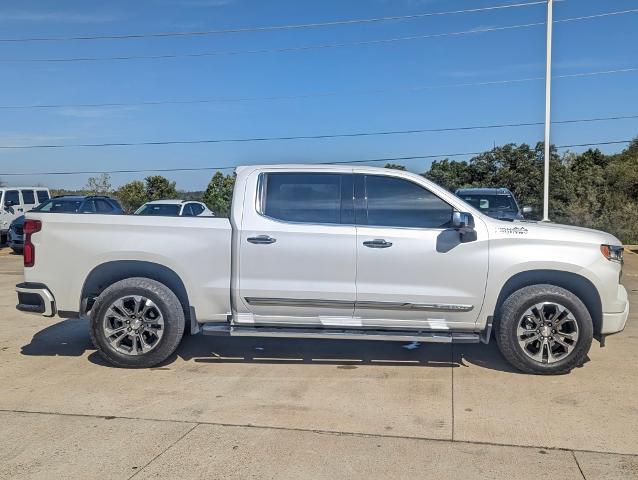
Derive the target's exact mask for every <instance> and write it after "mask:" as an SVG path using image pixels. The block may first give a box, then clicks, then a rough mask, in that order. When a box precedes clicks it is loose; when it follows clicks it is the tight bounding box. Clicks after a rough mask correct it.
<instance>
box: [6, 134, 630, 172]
mask: <svg viewBox="0 0 638 480" xmlns="http://www.w3.org/2000/svg"><path fill="white" fill-rule="evenodd" d="M632 141H633V140H612V141H606V142H594V143H578V144H571V145H556V146H555V148H557V149H565V148H576V147H594V146H600V145H620V144H627V143H631V142H632ZM488 151H489V150H487V151H485V150H484V151H479V152H456V153H440V154H436V155H432V154H428V155H410V156H402V157H384V158H367V159H359V160H344V161H335V162H317V163H309V164H308V165H349V164H354V163H375V162H399V161H406V160H424V159H431V158H452V157H465V156H470V155H481V154H482V153H486V152H488ZM235 168H237V165H226V166H217V167H215V166H211V167H190V168H189V167H182V168H144V169H136V170H133V169H131V170H85V171H72V172H68V171H67V172H55V171H53V172H18V173H0V176H3V177H9V176H14V177H15V176H29V175H96V174H100V173H108V174H116V173H147V172H157V173H160V172H163V173H168V172H202V171H212V170H232V169H235Z"/></svg>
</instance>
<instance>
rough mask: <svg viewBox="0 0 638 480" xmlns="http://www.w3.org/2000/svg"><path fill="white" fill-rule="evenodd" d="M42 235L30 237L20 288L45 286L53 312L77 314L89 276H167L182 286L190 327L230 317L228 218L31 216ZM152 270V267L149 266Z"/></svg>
mask: <svg viewBox="0 0 638 480" xmlns="http://www.w3.org/2000/svg"><path fill="white" fill-rule="evenodd" d="M27 218H28V219H34V220H40V221H41V222H42V230H41V231H40V232H38V234H36V235H34V236H33V240H32V241H33V244H34V245H35V252H36V253H35V258H36V261H35V266H34V267H31V268H25V270H24V277H25V282H27V283H29V282H37V283H43V284H45V285H46V286H47V287H48V289H49V290H50V291H51V293H52V294H53V296H54V298H55V304H56V309H57V311H58V312H61V311H62V312H64V311H69V312H77V311H79V304H78V299H80V298H81V296H82V291H83V289H84V286H85V283H86V282H90V281H91V280H90V279H91V273H92V272H98V271H103V270H105V269H109V270H110V271H111V272H113V273H114V274H116V272H117V271H118V270H124V269H129V268H130V267H131V265H132V264H133V263H136V264H138V265H140V264H144V267H145V268H151V269H152V268H158V269H159V268H162V269H164V270H165V269H169V270H171V271H172V272H174V274H176V276H177V277H178V278H179V279H181V281H182V282H183V284H184V287H185V290H186V294H187V295H188V302H189V304H190V306H191V307H192V308H193V309H194V313H195V314H196V316H197V320H198V321H200V322H201V321H223V320H225V319H226V318H227V314H228V312H230V268H231V237H232V230H231V225H230V222H229V221H228V219H226V218H211V217H151V216H139V215H99V214H84V215H83V214H64V213H36V212H30V213H28V214H27ZM153 266H156V267H153Z"/></svg>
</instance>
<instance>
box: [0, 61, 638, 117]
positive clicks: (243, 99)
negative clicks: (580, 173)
mask: <svg viewBox="0 0 638 480" xmlns="http://www.w3.org/2000/svg"><path fill="white" fill-rule="evenodd" d="M631 72H638V67H628V68H621V69H616V70H601V71H595V72H578V73H572V74H566V75H554V76H553V77H552V78H553V79H565V78H577V77H590V76H598V75H611V74H617V73H631ZM540 80H545V77H528V78H514V79H504V80H491V81H484V82H466V83H451V84H439V85H415V86H404V87H394V88H377V89H370V90H346V91H332V92H314V93H306V94H297V95H270V96H263V97H227V98H195V99H185V100H149V101H142V102H104V103H58V104H30V105H29V104H26V105H0V109H56V108H95V107H140V106H158V105H192V104H208V103H238V102H258V101H277V100H300V99H307V98H322V97H336V96H350V95H378V94H383V93H392V92H418V91H423V90H435V89H442V88H460V87H477V86H489V85H504V84H510V83H523V82H532V81H540Z"/></svg>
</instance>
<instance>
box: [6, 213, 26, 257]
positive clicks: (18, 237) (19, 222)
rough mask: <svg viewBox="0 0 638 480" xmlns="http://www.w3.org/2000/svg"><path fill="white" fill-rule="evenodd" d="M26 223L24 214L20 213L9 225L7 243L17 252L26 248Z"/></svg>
mask: <svg viewBox="0 0 638 480" xmlns="http://www.w3.org/2000/svg"><path fill="white" fill-rule="evenodd" d="M23 225H24V215H20V216H19V217H18V218H16V219H15V220H14V221H13V222H11V225H10V226H9V231H8V232H7V244H8V245H9V247H11V249H12V250H13V251H14V252H15V253H22V249H23V248H24V233H23V231H22V227H23Z"/></svg>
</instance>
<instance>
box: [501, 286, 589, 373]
mask: <svg viewBox="0 0 638 480" xmlns="http://www.w3.org/2000/svg"><path fill="white" fill-rule="evenodd" d="M561 308H562V309H563V310H561ZM565 312H567V313H565ZM539 325H541V326H539ZM593 331H594V329H593V322H592V319H591V315H590V314H589V311H588V310H587V307H585V305H584V304H583V302H582V301H581V300H580V299H579V298H578V297H577V296H576V295H574V294H573V293H572V292H570V291H568V290H565V289H564V288H561V287H557V286H555V285H532V286H529V287H524V288H521V289H520V290H517V291H516V292H514V293H512V294H511V295H510V296H509V297H507V299H506V300H505V301H504V302H503V305H502V306H501V308H500V311H499V312H498V314H497V321H496V324H495V337H496V342H497V344H498V347H499V349H500V351H501V353H502V354H503V356H504V357H505V358H506V359H507V361H508V362H509V363H511V364H512V365H513V366H514V367H516V368H517V369H519V370H521V371H523V372H526V373H532V374H536V375H558V374H563V373H569V372H570V371H571V370H572V369H573V368H575V367H578V366H580V365H582V364H583V363H584V362H585V359H586V356H587V352H589V348H590V347H591V343H592V338H593Z"/></svg>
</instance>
